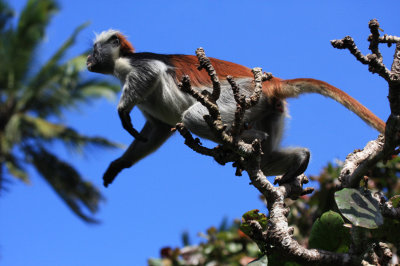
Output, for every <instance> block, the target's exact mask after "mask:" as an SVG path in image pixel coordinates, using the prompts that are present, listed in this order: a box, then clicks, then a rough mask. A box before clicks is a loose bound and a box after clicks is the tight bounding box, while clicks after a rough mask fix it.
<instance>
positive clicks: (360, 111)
mask: <svg viewBox="0 0 400 266" xmlns="http://www.w3.org/2000/svg"><path fill="white" fill-rule="evenodd" d="M281 85H282V86H277V87H280V88H277V87H276V86H275V88H276V89H277V90H278V91H276V93H277V95H279V96H283V97H284V98H288V97H297V96H299V95H300V94H303V93H318V94H321V95H324V96H327V97H329V98H332V99H334V100H335V101H337V102H339V103H341V104H342V105H344V106H345V107H346V108H347V109H349V110H350V111H352V112H354V113H355V114H357V115H358V116H359V117H360V118H361V119H362V120H364V121H365V122H366V123H367V124H369V125H370V126H372V127H374V128H375V129H377V130H378V131H379V132H381V133H384V132H385V126H386V124H385V122H383V121H382V120H381V119H380V118H378V117H377V116H376V115H375V114H374V113H372V112H371V111H370V110H368V108H366V107H365V106H364V105H362V104H361V103H360V102H358V101H357V100H356V99H354V98H353V97H351V96H350V95H348V94H347V93H345V92H343V91H342V90H340V89H338V88H336V87H334V86H332V85H330V84H328V83H326V82H324V81H320V80H316V79H308V78H300V79H287V80H282V81H281Z"/></svg>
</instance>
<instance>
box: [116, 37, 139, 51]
mask: <svg viewBox="0 0 400 266" xmlns="http://www.w3.org/2000/svg"><path fill="white" fill-rule="evenodd" d="M117 36H118V39H119V42H120V45H121V48H120V51H121V52H122V54H128V53H134V52H135V48H133V46H132V44H131V43H130V42H129V41H128V40H127V39H126V37H125V36H124V35H122V34H117Z"/></svg>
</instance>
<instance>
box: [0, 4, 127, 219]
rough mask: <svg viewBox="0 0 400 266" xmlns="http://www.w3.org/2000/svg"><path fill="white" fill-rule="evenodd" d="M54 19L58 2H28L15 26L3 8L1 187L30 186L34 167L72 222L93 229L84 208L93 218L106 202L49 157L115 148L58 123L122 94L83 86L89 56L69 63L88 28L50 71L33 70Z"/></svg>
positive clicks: (47, 66) (95, 84) (98, 85)
mask: <svg viewBox="0 0 400 266" xmlns="http://www.w3.org/2000/svg"><path fill="white" fill-rule="evenodd" d="M57 11H58V5H57V3H56V1H55V0H28V1H27V4H26V6H25V7H24V9H23V10H22V12H21V14H20V16H19V18H18V21H17V23H16V24H15V23H13V16H14V12H13V10H12V9H11V8H10V6H9V5H8V4H7V2H6V1H4V0H0V58H1V60H2V63H1V64H0V187H1V184H2V182H1V181H2V180H3V179H4V178H7V177H8V176H10V177H15V178H17V179H19V180H22V181H23V182H26V183H28V182H29V175H28V172H27V171H26V167H27V165H28V164H31V165H33V166H34V167H35V168H36V170H37V172H38V173H39V174H40V175H41V176H42V177H43V178H44V179H45V180H46V181H47V182H48V183H49V184H50V185H51V187H52V188H53V189H54V190H55V191H56V192H57V194H58V195H59V196H60V197H61V198H62V199H63V200H64V201H65V203H66V204H67V205H68V206H69V207H70V208H71V210H72V211H73V212H74V213H75V214H77V215H78V216H79V217H81V218H82V219H83V220H85V221H87V222H95V221H96V220H94V219H93V218H90V217H89V216H88V215H86V214H84V212H83V210H82V209H81V206H84V207H86V209H87V210H88V211H89V212H90V213H95V212H96V211H97V209H98V204H99V201H100V200H101V199H102V197H101V195H100V193H99V191H98V190H97V189H96V188H95V187H93V185H91V184H90V183H89V182H87V181H85V180H84V179H83V178H82V177H81V175H80V174H79V173H78V171H77V170H75V169H74V168H73V167H72V166H71V165H69V164H68V163H67V162H64V161H63V160H61V159H59V158H58V157H57V155H55V154H52V153H50V152H49V150H51V146H50V145H51V144H52V143H53V142H56V141H57V142H60V143H63V144H65V146H66V147H67V148H69V149H72V150H74V151H78V152H82V151H84V148H85V147H88V146H96V147H102V148H114V147H117V146H118V145H117V144H116V143H113V142H110V141H108V140H107V139H104V138H102V137H97V136H85V135H82V134H80V133H78V131H76V130H75V129H73V128H70V127H68V126H66V125H64V124H62V123H61V122H60V118H61V116H62V114H63V113H64V112H65V110H66V109H72V108H73V109H79V107H80V106H81V105H82V104H83V103H87V102H89V101H91V100H93V99H96V98H99V97H108V98H111V97H113V96H114V95H115V92H117V91H118V90H119V86H118V85H113V84H109V83H108V82H104V81H97V80H94V79H90V80H87V79H83V78H82V74H81V73H82V71H83V70H85V69H86V66H85V61H86V54H85V53H83V54H81V55H78V56H76V57H74V58H72V59H69V60H65V59H64V57H65V54H66V53H67V51H68V50H69V49H70V48H71V47H72V46H73V45H74V44H75V42H76V39H77V36H78V34H79V33H80V32H81V31H82V29H84V28H85V27H86V26H87V23H85V24H82V25H80V26H78V27H77V28H76V29H75V31H74V32H73V33H72V35H71V36H70V37H69V38H67V40H66V41H65V42H64V44H63V45H62V46H61V47H60V48H59V49H58V50H57V51H56V52H55V53H54V55H53V56H51V57H50V59H49V60H48V61H47V62H46V63H44V64H43V65H42V66H38V65H37V64H36V62H37V60H36V58H35V55H36V50H37V48H38V46H39V45H40V44H41V42H42V41H43V38H44V36H45V30H46V27H47V26H48V24H49V22H50V19H51V17H52V15H53V14H54V13H55V12H57ZM14 24H15V25H14ZM3 166H4V167H3ZM4 170H6V171H4Z"/></svg>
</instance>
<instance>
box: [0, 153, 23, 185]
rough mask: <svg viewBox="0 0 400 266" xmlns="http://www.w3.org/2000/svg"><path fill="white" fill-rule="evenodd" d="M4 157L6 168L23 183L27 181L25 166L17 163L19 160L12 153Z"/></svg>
mask: <svg viewBox="0 0 400 266" xmlns="http://www.w3.org/2000/svg"><path fill="white" fill-rule="evenodd" d="M4 157H5V166H6V170H7V171H8V172H9V173H10V174H11V175H12V176H14V177H15V178H17V179H19V180H21V181H23V182H24V183H29V175H28V173H27V171H26V170H25V168H24V167H23V166H22V165H21V164H20V163H19V160H18V159H17V158H15V157H14V156H13V155H12V154H6V155H5V156H4Z"/></svg>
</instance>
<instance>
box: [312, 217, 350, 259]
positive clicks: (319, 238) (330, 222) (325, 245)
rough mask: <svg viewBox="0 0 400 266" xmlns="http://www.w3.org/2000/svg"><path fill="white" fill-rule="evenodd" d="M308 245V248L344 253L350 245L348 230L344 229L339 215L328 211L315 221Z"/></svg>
mask: <svg viewBox="0 0 400 266" xmlns="http://www.w3.org/2000/svg"><path fill="white" fill-rule="evenodd" d="M308 243H309V247H310V248H317V249H323V250H328V251H334V252H341V253H345V252H347V251H348V250H349V247H350V243H351V237H350V229H349V228H347V227H344V220H343V218H342V217H341V216H340V214H338V213H336V212H333V211H329V212H326V213H324V214H322V216H321V217H320V218H318V219H317V220H316V221H315V223H314V225H313V227H312V229H311V234H310V239H309V242H308Z"/></svg>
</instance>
